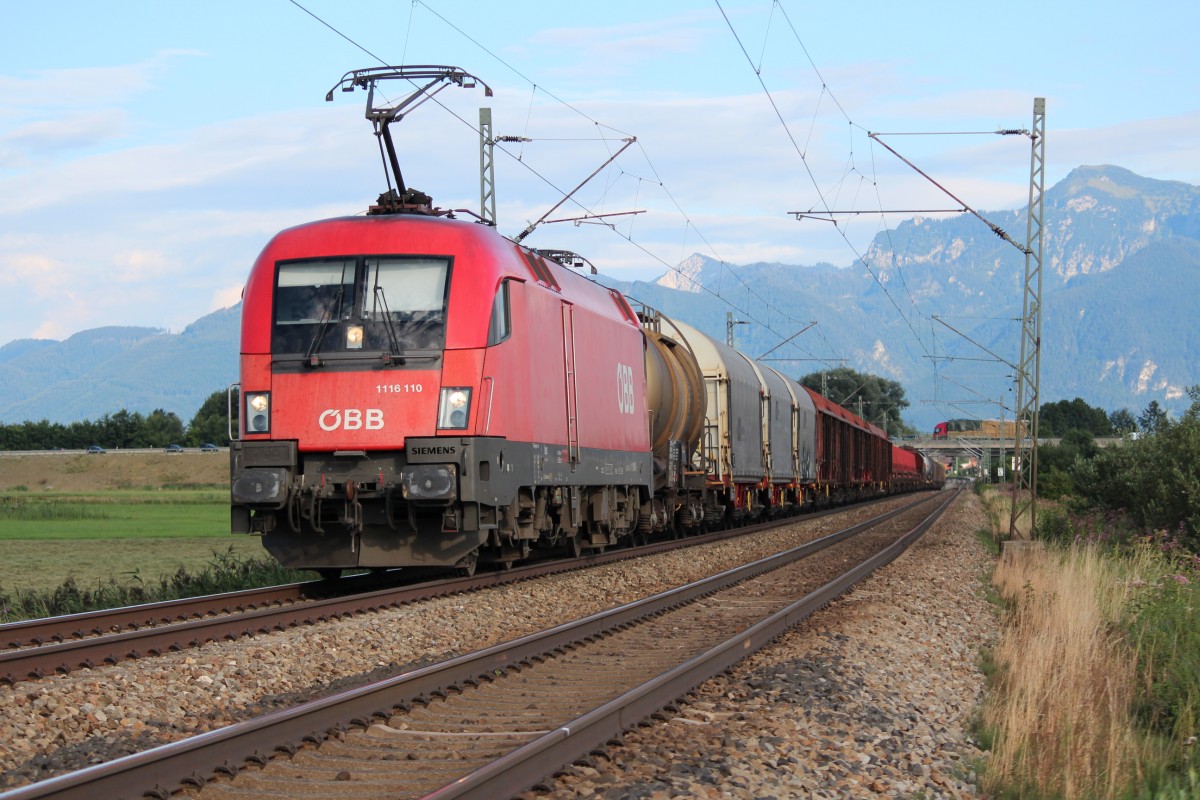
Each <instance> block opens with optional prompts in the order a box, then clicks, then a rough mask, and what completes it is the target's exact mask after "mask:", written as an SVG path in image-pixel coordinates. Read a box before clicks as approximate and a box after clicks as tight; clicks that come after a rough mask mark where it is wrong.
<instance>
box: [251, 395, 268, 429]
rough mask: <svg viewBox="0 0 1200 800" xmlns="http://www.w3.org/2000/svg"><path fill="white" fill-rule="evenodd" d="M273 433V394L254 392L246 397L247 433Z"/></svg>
mask: <svg viewBox="0 0 1200 800" xmlns="http://www.w3.org/2000/svg"><path fill="white" fill-rule="evenodd" d="M270 431H271V393H270V392H253V393H249V394H247V395H246V433H269V432H270Z"/></svg>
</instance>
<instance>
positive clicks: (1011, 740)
mask: <svg viewBox="0 0 1200 800" xmlns="http://www.w3.org/2000/svg"><path fill="white" fill-rule="evenodd" d="M991 499H992V500H993V501H995V504H996V507H997V508H999V506H1002V505H1004V504H1006V503H1007V497H1001V498H998V499H997V498H991ZM985 505H992V504H990V503H985ZM999 516H1002V515H999ZM1055 525H1056V526H1057V527H1056V535H1055V536H1054V537H1053V538H1054V539H1055V540H1056V541H1057V542H1059V543H1060V544H1059V545H1058V546H1047V547H1045V548H1041V547H1006V549H1005V553H1004V557H1003V558H1002V559H1001V560H1000V563H999V564H998V566H997V568H996V572H995V575H994V578H993V584H994V586H995V588H996V591H997V593H998V595H999V597H1000V598H1001V600H1000V602H1001V605H1002V606H1003V607H1004V608H1005V609H1006V619H1005V622H1004V625H1003V630H1002V635H1001V639H1000V641H999V642H998V643H997V644H996V646H995V648H994V649H992V650H991V651H989V652H988V653H985V654H984V661H985V662H986V667H987V670H988V672H989V673H990V674H989V681H990V685H991V691H990V692H989V696H988V700H987V702H986V704H985V707H984V709H983V713H982V715H981V717H980V721H979V724H978V727H977V735H978V736H979V738H980V740H981V741H987V742H988V743H989V744H991V745H992V755H991V757H990V759H989V760H988V764H987V767H986V772H985V787H986V789H987V790H988V791H989V793H990V794H992V795H993V796H995V797H1014V798H1015V797H1020V798H1156V799H1157V798H1172V799H1173V798H1184V797H1188V798H1194V797H1200V780H1198V778H1197V770H1196V768H1195V764H1194V759H1195V758H1196V756H1195V753H1196V749H1197V744H1196V742H1197V731H1196V728H1197V721H1198V719H1200V630H1198V629H1197V626H1196V625H1195V621H1194V609H1195V608H1196V606H1197V604H1198V602H1200V596H1197V594H1196V593H1197V591H1198V588H1197V587H1198V586H1200V582H1198V580H1197V578H1198V575H1200V573H1198V572H1197V566H1198V562H1197V559H1196V558H1195V557H1194V556H1187V555H1183V554H1181V553H1179V552H1178V551H1177V550H1176V549H1175V548H1174V547H1173V545H1172V544H1171V543H1170V541H1169V539H1165V538H1162V537H1143V538H1142V539H1140V540H1138V541H1131V540H1129V539H1128V538H1127V537H1126V538H1123V539H1122V538H1119V537H1118V538H1112V537H1103V536H1100V537H1097V536H1096V535H1095V534H1096V525H1095V524H1094V523H1093V524H1091V525H1083V526H1079V527H1078V528H1076V527H1074V526H1072V524H1071V522H1070V521H1069V520H1068V519H1067V518H1066V515H1065V514H1064V515H1062V518H1061V519H1058V520H1056V522H1055ZM1078 531H1085V533H1079V532H1078ZM1062 543H1065V544H1062Z"/></svg>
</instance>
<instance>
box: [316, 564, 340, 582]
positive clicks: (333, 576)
mask: <svg viewBox="0 0 1200 800" xmlns="http://www.w3.org/2000/svg"><path fill="white" fill-rule="evenodd" d="M317 574H318V575H320V576H321V579H322V580H327V581H336V580H337V579H338V578H340V577H342V570H341V567H321V568H319V569H318V570H317Z"/></svg>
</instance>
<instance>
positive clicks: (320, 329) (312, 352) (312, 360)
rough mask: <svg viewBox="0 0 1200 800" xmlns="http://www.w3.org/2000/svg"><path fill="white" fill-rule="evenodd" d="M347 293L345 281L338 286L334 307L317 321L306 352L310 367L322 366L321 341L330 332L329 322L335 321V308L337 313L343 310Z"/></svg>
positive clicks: (305, 358) (305, 356)
mask: <svg viewBox="0 0 1200 800" xmlns="http://www.w3.org/2000/svg"><path fill="white" fill-rule="evenodd" d="M345 294H346V284H345V283H343V284H341V285H340V286H339V287H338V293H337V298H336V299H335V300H334V303H333V307H332V308H326V309H325V313H324V314H322V315H321V321H320V322H319V323H317V332H316V333H314V334H313V338H312V341H311V342H310V343H309V345H308V350H307V351H305V353H304V360H305V361H306V362H307V363H308V365H309V366H310V367H319V366H321V359H320V358H318V357H317V352H318V351H319V350H320V349H321V343H322V342H323V341H324V340H325V334H326V333H328V332H329V324H330V323H331V322H333V315H334V313H335V312H334V309H337V313H340V312H341V308H342V297H343V296H344V295H345Z"/></svg>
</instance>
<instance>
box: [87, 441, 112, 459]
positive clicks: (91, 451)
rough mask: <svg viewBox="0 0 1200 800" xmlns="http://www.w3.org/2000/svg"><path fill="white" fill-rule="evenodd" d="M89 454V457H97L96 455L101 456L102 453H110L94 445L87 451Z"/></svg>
mask: <svg viewBox="0 0 1200 800" xmlns="http://www.w3.org/2000/svg"><path fill="white" fill-rule="evenodd" d="M87 452H88V455H89V456H95V455H100V454H101V453H107V452H108V451H107V450H105V449H104V448H103V447H101V446H100V445H98V444H94V445H92V446H91V447H89V448H88V449H87Z"/></svg>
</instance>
